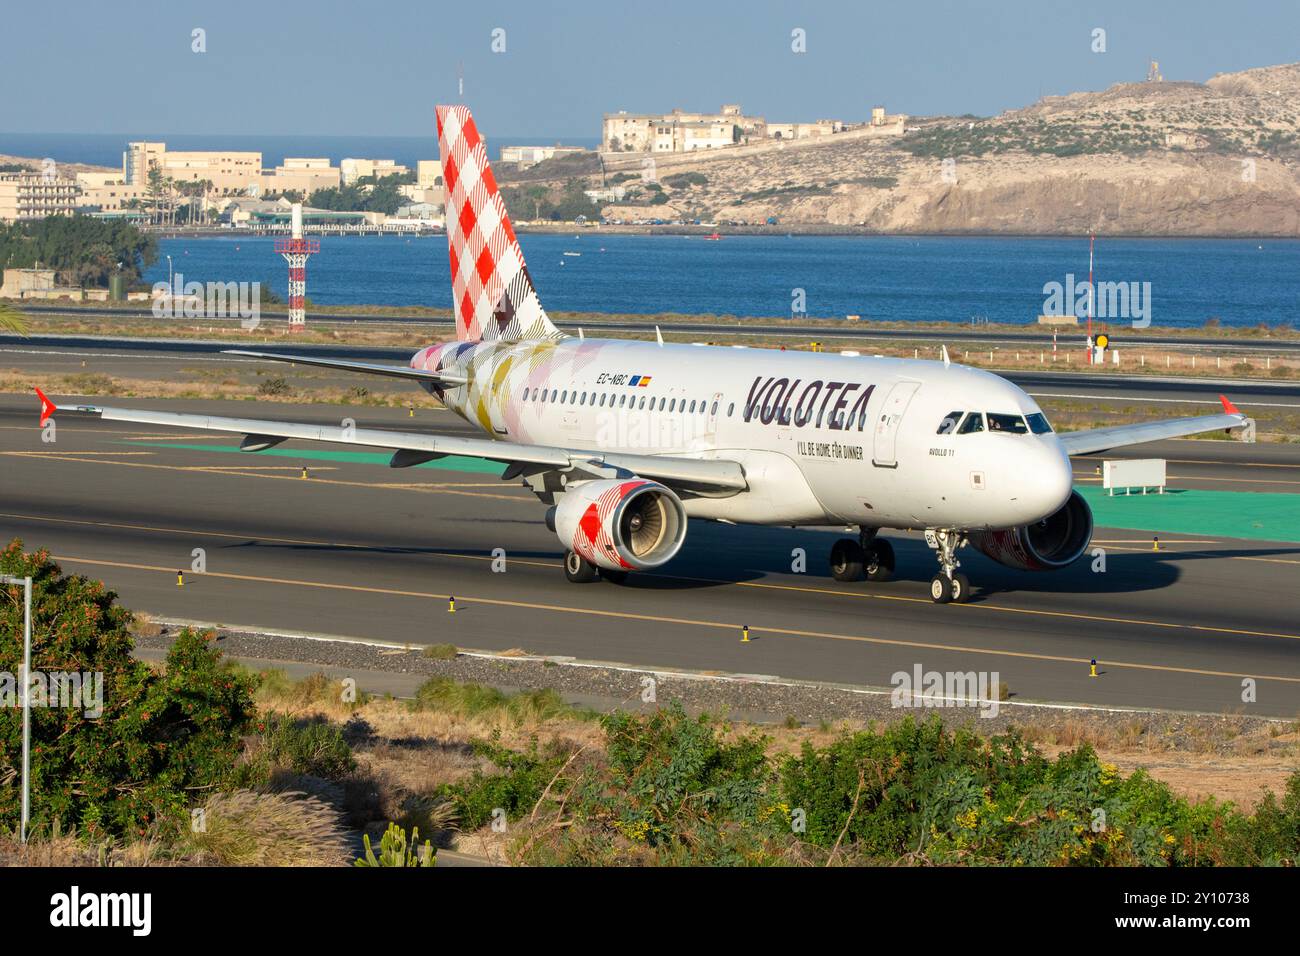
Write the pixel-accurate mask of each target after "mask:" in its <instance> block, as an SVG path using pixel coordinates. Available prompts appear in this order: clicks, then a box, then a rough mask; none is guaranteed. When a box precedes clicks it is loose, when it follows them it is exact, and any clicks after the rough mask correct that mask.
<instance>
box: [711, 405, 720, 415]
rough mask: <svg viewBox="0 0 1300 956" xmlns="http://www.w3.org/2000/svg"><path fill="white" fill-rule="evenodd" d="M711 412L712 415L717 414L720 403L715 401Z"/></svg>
mask: <svg viewBox="0 0 1300 956" xmlns="http://www.w3.org/2000/svg"><path fill="white" fill-rule="evenodd" d="M709 414H710V415H716V414H718V403H717V402H714V403H713V411H711V412H709Z"/></svg>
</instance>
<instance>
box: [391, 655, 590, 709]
mask: <svg viewBox="0 0 1300 956" xmlns="http://www.w3.org/2000/svg"><path fill="white" fill-rule="evenodd" d="M448 646H450V645H448ZM412 706H414V707H415V709H416V710H436V711H441V712H443V713H449V714H455V715H457V716H459V717H479V716H496V715H504V716H505V717H508V718H509V719H510V720H511V721H513V722H514V723H517V724H522V723H528V722H541V721H545V720H550V719H552V718H555V717H573V716H578V714H577V712H576V711H575V710H574V708H572V707H570V706H569V705H568V704H566V703H565V702H564V698H563V697H561V696H560V695H559V694H558V693H557V692H555V691H554V690H551V689H550V688H543V689H542V690H521V691H518V692H517V693H514V694H507V693H505V692H504V691H500V690H497V689H496V688H495V687H488V686H486V685H483V684H474V683H460V682H458V681H455V680H452V679H451V678H450V677H430V678H429V679H428V680H427V681H425V682H424V683H423V684H421V685H420V686H419V688H418V689H417V690H416V692H415V701H414V703H413V705H412Z"/></svg>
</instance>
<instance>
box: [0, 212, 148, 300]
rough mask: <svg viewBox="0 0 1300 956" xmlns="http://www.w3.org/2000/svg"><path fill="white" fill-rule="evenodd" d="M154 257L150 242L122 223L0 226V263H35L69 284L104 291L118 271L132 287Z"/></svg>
mask: <svg viewBox="0 0 1300 956" xmlns="http://www.w3.org/2000/svg"><path fill="white" fill-rule="evenodd" d="M157 258H158V244H157V242H156V241H155V240H154V238H153V237H152V236H148V235H145V234H144V233H142V232H140V230H139V229H137V228H136V227H135V226H133V225H131V224H130V223H126V222H112V221H107V220H103V219H95V218H92V217H90V216H81V215H72V216H47V217H46V218H44V219H37V220H32V221H28V222H16V223H11V224H9V225H7V226H3V225H0V262H4V263H6V264H7V265H8V266H9V267H13V268H19V269H30V268H35V267H36V264H37V263H40V264H41V266H43V267H45V268H49V269H53V270H55V272H56V273H57V274H58V276H59V279H60V281H61V282H63V283H65V284H68V285H75V286H84V285H98V286H104V285H107V284H108V277H109V276H110V275H113V274H115V273H117V272H119V271H120V272H121V274H122V275H123V276H124V277H125V278H126V280H127V282H128V284H135V283H138V282H140V281H141V277H142V276H143V273H144V270H145V269H146V268H148V267H149V266H150V265H152V264H153V263H154V262H155V261H156V260H157Z"/></svg>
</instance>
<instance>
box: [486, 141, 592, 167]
mask: <svg viewBox="0 0 1300 956" xmlns="http://www.w3.org/2000/svg"><path fill="white" fill-rule="evenodd" d="M585 152H587V150H585V149H583V148H582V147H581V146H560V145H559V144H558V143H557V144H556V145H555V146H502V147H501V162H503V163H515V164H517V165H518V166H519V167H520V168H521V169H526V168H527V167H529V166H536V165H537V164H538V163H540V162H542V160H545V159H554V158H555V157H556V156H573V155H577V154H581V153H585Z"/></svg>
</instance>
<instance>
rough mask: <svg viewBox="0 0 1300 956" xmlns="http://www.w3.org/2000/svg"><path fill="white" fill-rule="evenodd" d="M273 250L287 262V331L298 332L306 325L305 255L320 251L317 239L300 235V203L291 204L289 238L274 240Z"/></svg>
mask: <svg viewBox="0 0 1300 956" xmlns="http://www.w3.org/2000/svg"><path fill="white" fill-rule="evenodd" d="M275 251H276V252H278V253H280V255H282V256H284V261H285V262H287V263H289V331H290V332H300V331H302V330H303V329H305V328H306V327H307V311H306V309H305V308H304V306H303V299H304V298H306V295H307V257H308V256H310V255H312V254H313V253H316V252H320V240H319V239H304V238H303V236H302V203H294V204H293V220H292V226H291V228H290V231H289V238H288V239H277V240H275Z"/></svg>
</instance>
